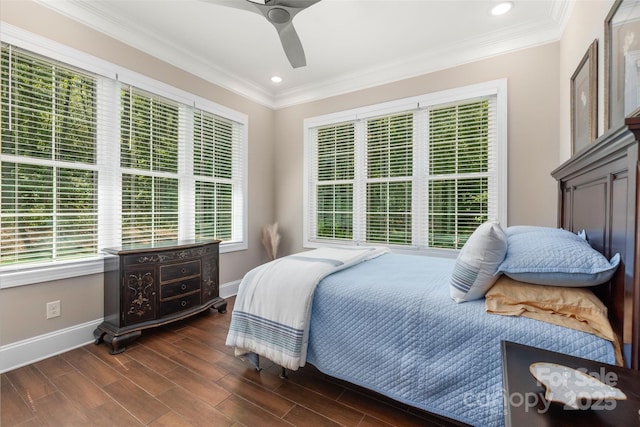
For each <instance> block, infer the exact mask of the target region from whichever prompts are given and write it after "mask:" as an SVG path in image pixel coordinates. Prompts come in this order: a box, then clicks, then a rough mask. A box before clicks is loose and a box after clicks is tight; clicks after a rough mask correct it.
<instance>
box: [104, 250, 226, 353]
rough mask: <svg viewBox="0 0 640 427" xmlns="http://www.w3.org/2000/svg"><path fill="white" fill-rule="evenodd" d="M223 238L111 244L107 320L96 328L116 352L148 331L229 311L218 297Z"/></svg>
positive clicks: (107, 259)
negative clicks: (212, 312)
mask: <svg viewBox="0 0 640 427" xmlns="http://www.w3.org/2000/svg"><path fill="white" fill-rule="evenodd" d="M219 243H220V241H218V240H208V241H189V242H173V243H167V242H163V243H161V244H160V245H154V246H135V247H126V248H106V249H103V251H104V252H105V253H106V254H107V255H106V256H105V260H104V321H103V322H102V323H101V324H100V325H99V326H98V327H97V328H96V330H95V331H94V332H93V336H94V338H95V343H96V344H100V343H101V342H103V341H104V342H106V343H107V344H108V345H109V346H110V347H111V348H110V352H111V354H118V353H121V352H123V351H124V350H125V346H126V345H127V344H128V343H130V342H131V341H133V340H135V339H136V338H138V337H139V336H140V335H141V334H142V331H143V330H144V329H148V328H152V327H156V326H160V325H165V324H167V323H170V322H174V321H177V320H181V319H184V318H186V317H189V316H192V315H194V314H196V313H200V312H202V311H205V310H207V309H209V308H214V309H216V310H218V312H220V313H225V312H226V311H227V302H226V301H225V300H224V299H222V298H220V295H219V282H218V281H219V273H218V262H219Z"/></svg>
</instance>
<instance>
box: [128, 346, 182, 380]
mask: <svg viewBox="0 0 640 427" xmlns="http://www.w3.org/2000/svg"><path fill="white" fill-rule="evenodd" d="M147 343H148V342H147ZM127 353H128V354H129V357H131V359H133V360H136V361H137V362H139V363H141V364H143V365H145V366H146V367H148V368H149V369H153V370H154V371H156V372H159V373H161V374H163V373H165V372H169V371H171V370H173V369H175V368H176V367H178V366H180V365H178V364H177V363H176V362H174V361H173V360H171V359H169V358H168V357H166V356H164V355H162V354H160V353H158V352H156V351H154V350H153V349H152V348H151V347H149V346H147V345H144V344H143V345H139V346H137V347H135V348H133V349H131V350H127Z"/></svg>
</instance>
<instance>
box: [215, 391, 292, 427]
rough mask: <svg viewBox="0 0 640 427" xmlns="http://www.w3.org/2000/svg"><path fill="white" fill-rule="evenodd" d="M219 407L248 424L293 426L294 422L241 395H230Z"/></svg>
mask: <svg viewBox="0 0 640 427" xmlns="http://www.w3.org/2000/svg"><path fill="white" fill-rule="evenodd" d="M217 408H218V409H219V410H220V412H222V413H223V414H225V415H226V416H227V417H229V418H231V419H234V420H237V421H238V422H240V423H242V424H244V425H246V426H260V427H284V426H286V427H291V426H293V424H291V423H289V422H287V421H285V420H283V419H282V418H278V417H276V416H275V415H273V414H271V413H269V412H267V411H265V410H264V409H262V408H259V407H258V406H256V405H254V404H253V403H250V402H248V401H246V400H244V399H242V398H240V397H237V396H234V395H232V396H230V397H229V398H228V399H226V400H225V401H224V402H222V403H221V404H219V405H218V406H217Z"/></svg>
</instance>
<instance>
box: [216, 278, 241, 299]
mask: <svg viewBox="0 0 640 427" xmlns="http://www.w3.org/2000/svg"><path fill="white" fill-rule="evenodd" d="M239 286H240V280H236V281H235V282H229V283H225V284H224V285H220V296H221V297H222V298H229V297H232V296H234V295H237V294H238V287H239Z"/></svg>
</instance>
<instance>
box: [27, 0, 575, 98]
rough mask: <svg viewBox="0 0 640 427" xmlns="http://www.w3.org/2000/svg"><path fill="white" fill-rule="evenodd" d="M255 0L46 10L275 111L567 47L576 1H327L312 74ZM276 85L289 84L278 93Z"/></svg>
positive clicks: (318, 19)
mask: <svg viewBox="0 0 640 427" xmlns="http://www.w3.org/2000/svg"><path fill="white" fill-rule="evenodd" d="M241 1H245V0H128V1H124V0H39V3H42V4H44V5H46V6H48V7H51V8H52V9H54V10H57V11H59V12H61V13H63V14H65V15H67V16H69V17H71V18H73V19H75V20H78V21H80V22H82V23H84V24H86V25H88V26H90V27H92V28H95V29H96V30H98V31H101V32H103V33H105V34H107V35H109V36H111V37H113V38H115V39H118V40H120V41H123V42H125V43H127V44H129V45H131V46H133V47H135V48H137V49H140V50H142V51H145V52H147V53H149V54H151V55H153V56H156V57H158V58H160V59H162V60H164V61H166V62H169V63H171V64H174V65H177V66H178V67H180V68H183V69H184V70H186V71H189V72H191V73H193V74H195V75H198V76H200V77H202V78H204V79H206V80H209V81H211V82H214V83H216V84H218V85H220V86H222V87H225V88H227V89H230V90H232V91H234V92H236V93H239V94H241V95H244V96H247V97H249V98H251V99H253V100H255V101H257V102H259V103H261V104H264V105H267V106H269V107H272V108H281V107H284V106H289V105H295V104H297V103H301V102H306V101H311V100H315V99H321V98H324V97H328V96H332V95H336V94H340V93H345V92H349V91H353V90H357V89H362V88H366V87H371V86H375V85H379V84H383V83H388V82H392V81H396V80H400V79H404V78H408V77H412V76H416V75H420V74H425V73H428V72H432V71H435V70H440V69H445V68H449V67H452V66H456V65H459V64H463V63H467V62H471V61H476V60H479V59H482V58H487V57H491V56H495V55H498V54H502V53H505V52H510V51H514V50H518V49H523V48H528V47H532V46H536V45H540V44H544V43H549V42H553V41H557V40H559V39H560V37H561V35H562V31H563V29H564V26H565V24H566V20H567V19H568V16H569V14H570V12H571V8H572V5H573V1H574V0H513V3H514V7H513V9H512V10H511V11H510V12H509V13H508V14H506V15H503V16H498V17H496V16H493V15H491V14H490V9H491V7H492V6H493V5H495V4H496V3H497V1H496V0H322V1H320V2H319V3H316V4H314V5H313V6H311V7H309V8H307V9H305V10H303V11H301V12H300V13H299V14H298V15H297V16H295V18H294V20H293V24H294V26H295V28H296V30H297V32H298V35H299V37H300V40H301V42H302V45H303V47H304V50H305V54H306V58H307V66H306V67H302V68H296V69H294V68H292V67H291V65H290V64H289V62H288V60H287V58H286V56H285V55H284V51H283V49H282V45H281V44H280V39H279V38H278V34H277V32H276V30H275V28H274V27H273V26H272V25H271V24H270V23H269V22H268V21H267V20H266V19H265V18H264V17H263V16H260V15H258V14H255V13H251V12H248V11H244V10H239V9H235V8H232V7H227V6H225V5H224V4H225V3H228V2H241ZM272 75H279V76H281V77H282V78H283V79H284V81H283V82H282V83H279V84H275V83H272V82H271V81H270V77H271V76H272Z"/></svg>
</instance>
